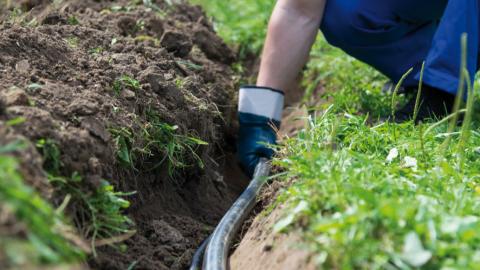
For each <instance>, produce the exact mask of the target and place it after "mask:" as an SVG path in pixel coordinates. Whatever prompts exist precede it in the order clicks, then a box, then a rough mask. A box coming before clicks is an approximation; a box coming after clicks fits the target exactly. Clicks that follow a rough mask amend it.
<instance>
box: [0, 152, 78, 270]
mask: <svg viewBox="0 0 480 270" xmlns="http://www.w3.org/2000/svg"><path fill="white" fill-rule="evenodd" d="M23 145H24V144H23V143H22V142H15V143H11V144H8V145H4V146H1V147H0V205H1V207H0V212H1V213H2V216H4V215H5V214H6V213H11V214H13V215H14V216H15V217H16V219H17V221H18V222H21V224H22V226H24V227H25V232H26V235H24V237H18V236H9V235H3V234H2V235H0V251H2V252H4V253H5V254H4V255H5V257H6V262H7V264H8V265H9V266H11V267H19V266H27V265H28V266H31V267H33V266H34V265H39V264H60V263H72V262H76V261H79V260H81V259H83V258H84V257H85V255H84V251H83V250H82V249H80V248H78V247H76V246H75V245H73V244H72V243H71V242H70V241H69V239H71V236H72V233H71V232H69V229H68V223H67V222H66V219H65V217H64V216H63V214H61V213H59V212H57V211H56V210H55V209H54V208H53V207H52V206H51V205H50V203H49V202H47V201H45V200H44V199H43V198H42V197H41V196H40V195H39V194H38V193H37V192H36V191H35V190H34V189H33V188H32V187H30V186H29V185H27V184H26V183H24V182H23V179H22V176H21V175H20V173H19V171H18V170H19V164H18V162H17V160H16V159H15V158H13V157H11V156H8V155H7V154H8V153H9V152H11V151H15V150H20V149H22V148H23V147H24V146H23ZM17 229H18V228H17ZM2 232H3V233H4V232H5V231H4V230H2ZM4 262H5V261H4Z"/></svg>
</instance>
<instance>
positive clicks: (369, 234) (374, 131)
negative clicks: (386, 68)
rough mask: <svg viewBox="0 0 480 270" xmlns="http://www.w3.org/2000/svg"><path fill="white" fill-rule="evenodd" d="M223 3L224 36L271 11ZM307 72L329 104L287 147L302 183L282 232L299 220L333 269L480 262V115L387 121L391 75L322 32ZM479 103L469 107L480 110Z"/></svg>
mask: <svg viewBox="0 0 480 270" xmlns="http://www.w3.org/2000/svg"><path fill="white" fill-rule="evenodd" d="M200 2H201V1H200ZM253 2H254V1H242V2H241V3H242V4H239V5H244V6H247V7H249V8H250V7H252V6H254V4H253ZM220 3H221V1H208V4H207V6H208V7H209V8H208V10H209V11H210V12H212V13H211V14H213V15H214V16H217V15H218V14H220V15H218V18H221V19H220V20H219V26H218V28H219V29H220V30H221V33H222V34H224V35H228V34H230V32H229V31H236V28H235V27H234V26H235V25H236V24H238V22H239V21H242V19H245V20H247V21H249V20H251V18H252V16H251V14H258V17H257V18H266V16H267V13H268V12H269V11H267V10H260V9H258V10H257V11H251V12H250V13H248V14H246V15H245V14H243V13H242V14H240V15H238V16H235V15H229V16H228V19H225V18H224V17H223V16H224V15H223V11H224V9H225V8H226V7H224V6H223V4H220ZM255 3H256V2H255ZM212 6H213V7H212ZM230 8H233V7H227V11H226V12H231V11H230V10H229V9H230ZM235 8H238V7H235ZM229 14H230V13H229ZM243 16H245V17H243ZM232 22H233V23H232ZM258 25H260V23H259V24H258ZM258 25H257V26H256V27H258ZM262 27H265V25H264V24H263V25H262ZM224 29H229V30H228V31H227V30H224ZM252 31H255V29H252ZM259 33H261V34H260V35H252V36H251V37H249V38H260V37H262V35H263V32H259ZM249 38H246V39H243V40H240V42H247V43H248V42H249V41H248V40H249ZM233 40H234V41H238V40H236V39H233ZM304 75H305V76H304V86H305V87H306V88H307V90H309V91H307V96H306V97H305V99H306V100H307V101H308V99H309V98H311V96H310V95H309V94H308V93H311V92H312V90H313V89H315V88H316V87H317V86H318V84H320V83H321V84H323V85H324V87H325V88H326V89H327V92H326V94H325V95H324V97H325V98H330V99H329V100H330V102H328V103H327V104H325V105H324V107H322V108H314V109H315V110H314V111H315V112H314V113H312V115H311V117H310V118H308V119H305V121H306V122H307V128H306V129H305V130H302V131H301V132H300V133H299V135H298V136H297V137H295V138H291V139H288V140H287V141H286V142H285V144H284V145H283V146H281V147H279V152H280V155H279V158H277V159H276V160H275V163H276V164H277V165H278V166H280V167H282V168H283V169H284V170H285V173H284V174H283V175H282V176H281V178H283V179H292V178H293V179H296V181H295V182H294V184H293V185H292V186H291V187H289V188H288V189H287V190H286V191H284V192H283V193H282V195H281V196H280V198H279V200H278V201H277V203H282V204H286V205H287V206H288V207H287V208H288V210H287V211H286V212H285V216H284V218H283V219H281V220H280V221H279V222H278V223H277V224H276V225H275V227H274V230H275V231H277V232H286V231H289V230H290V229H291V228H300V229H301V230H302V231H303V232H304V240H305V243H307V244H308V246H309V247H310V248H311V250H312V251H313V254H314V260H315V261H316V263H317V264H318V265H319V267H321V268H325V269H480V267H479V265H480V264H479V263H480V254H479V253H478V249H479V248H480V233H479V230H478V229H479V227H480V216H479V211H478V210H479V206H480V178H479V177H478V171H479V169H480V163H479V162H478V155H479V153H480V152H479V151H480V148H479V146H480V133H478V131H477V130H478V129H477V126H478V125H477V123H475V122H474V123H473V124H471V123H470V121H469V120H468V117H467V120H466V121H464V124H463V126H462V127H455V126H452V125H449V122H448V121H443V122H435V121H432V122H429V123H424V124H421V125H417V126H415V125H413V123H411V122H409V123H405V124H390V123H379V122H378V121H376V119H378V116H380V115H388V114H389V113H390V112H391V110H392V106H394V105H395V104H397V103H398V102H399V101H400V99H401V98H398V97H394V98H392V96H391V95H390V94H385V93H382V91H381V88H382V86H383V84H384V83H385V82H386V80H385V78H384V77H383V76H382V75H380V74H378V73H377V72H375V71H373V70H372V69H371V68H369V67H367V66H366V65H364V64H362V63H360V62H358V61H356V60H354V59H352V58H350V57H348V56H346V55H345V54H343V53H342V52H341V51H339V50H338V49H334V48H332V47H330V46H328V45H327V44H326V43H325V41H324V40H323V39H322V38H319V40H318V41H317V43H316V44H315V46H314V50H313V52H312V55H311V61H310V63H309V64H308V67H307V69H306V71H305V74H304ZM472 91H473V90H472ZM470 96H472V97H473V96H474V95H470ZM470 101H471V103H470V104H469V108H468V113H467V115H468V114H470V115H471V114H473V112H474V107H475V103H474V100H473V99H471V100H470ZM372 116H373V117H372Z"/></svg>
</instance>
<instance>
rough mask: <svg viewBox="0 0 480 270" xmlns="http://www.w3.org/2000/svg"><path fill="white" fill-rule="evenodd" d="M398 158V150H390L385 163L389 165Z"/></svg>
mask: <svg viewBox="0 0 480 270" xmlns="http://www.w3.org/2000/svg"><path fill="white" fill-rule="evenodd" d="M397 157H398V149H397V148H392V149H391V150H390V152H389V153H388V156H387V162H388V163H390V162H392V161H393V160H394V159H396V158H397Z"/></svg>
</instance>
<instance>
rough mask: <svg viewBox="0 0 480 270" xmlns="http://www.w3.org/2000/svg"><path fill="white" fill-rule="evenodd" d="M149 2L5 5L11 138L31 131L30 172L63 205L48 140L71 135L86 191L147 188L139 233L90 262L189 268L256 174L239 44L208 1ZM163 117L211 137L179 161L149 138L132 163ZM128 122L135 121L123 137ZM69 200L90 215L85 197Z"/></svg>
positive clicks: (2, 64) (25, 162) (142, 192)
mask: <svg viewBox="0 0 480 270" xmlns="http://www.w3.org/2000/svg"><path fill="white" fill-rule="evenodd" d="M137 2H138V3H135V1H127V0H120V1H98V0H97V1H95V0H85V1H83V0H69V1H61V2H60V3H58V1H56V2H51V1H45V0H43V1H42V0H35V1H34V0H28V1H16V2H15V3H14V5H17V7H18V8H20V9H21V10H23V12H22V13H19V14H17V13H12V8H10V7H6V6H2V7H1V8H0V11H1V12H2V13H1V14H0V20H1V24H0V100H1V102H0V145H6V144H7V143H11V142H14V141H16V140H18V139H22V140H25V141H27V142H28V147H27V148H25V149H23V150H17V151H15V152H14V153H13V155H14V156H15V157H17V158H18V159H19V160H20V162H21V167H20V171H21V173H22V175H23V177H24V180H25V182H26V183H28V184H29V185H31V186H32V187H34V188H35V189H36V190H37V191H39V192H40V193H41V194H42V195H43V196H44V197H45V198H49V200H50V201H52V202H53V204H54V205H57V206H58V205H60V204H61V203H62V201H63V199H64V195H65V194H59V193H58V191H57V190H56V189H55V187H54V186H52V185H51V183H50V182H49V181H48V179H47V174H46V172H45V166H46V164H45V163H46V162H47V161H48V160H47V158H46V157H45V155H44V153H42V151H41V149H39V147H38V142H39V141H40V140H43V141H49V142H52V143H54V144H55V145H56V147H58V149H59V157H58V158H59V162H58V164H57V165H58V166H57V168H56V170H57V171H58V173H59V174H60V175H62V176H70V175H72V174H73V173H77V174H79V175H81V176H82V179H83V182H82V191H84V192H86V193H88V192H90V191H91V190H94V189H95V188H97V187H98V186H99V185H100V182H101V181H102V180H103V179H105V180H107V181H109V182H110V183H112V184H113V185H114V186H115V187H116V189H118V190H122V191H136V194H135V195H132V196H130V197H129V198H128V199H129V200H130V201H131V202H132V205H131V207H130V208H129V209H128V210H127V213H128V215H129V216H131V217H132V219H133V220H134V222H135V227H134V229H136V231H137V233H136V234H135V235H134V236H133V237H131V238H129V239H127V240H126V241H125V242H123V243H122V244H121V245H114V246H103V247H98V248H97V252H98V256H97V257H95V258H91V259H90V260H89V262H88V264H89V266H90V267H91V268H93V269H127V268H128V267H129V266H134V268H133V269H185V268H187V266H188V264H189V262H190V260H191V257H192V255H193V252H194V250H195V248H196V247H197V246H198V244H199V243H200V242H201V241H202V240H203V239H204V238H205V237H206V236H207V235H208V234H209V233H210V232H211V231H212V229H213V227H214V226H215V225H216V223H217V222H218V220H219V219H220V218H221V216H222V215H223V213H224V212H225V211H226V210H227V209H228V207H229V206H230V205H231V203H232V202H233V200H234V199H235V198H236V197H237V195H238V194H239V193H240V191H241V190H242V189H243V187H244V186H245V184H246V183H247V180H246V179H245V177H244V176H243V174H242V173H241V172H240V170H239V169H238V168H237V167H236V165H235V161H234V157H233V152H234V150H235V149H234V147H233V145H234V134H235V121H233V119H234V116H235V113H236V108H235V103H236V101H235V100H236V91H235V90H236V87H237V86H236V85H235V74H234V72H233V71H232V70H231V69H230V64H231V63H233V62H234V61H235V54H234V53H233V52H232V51H231V50H230V49H229V48H228V47H227V46H226V45H225V44H224V43H223V41H222V40H221V39H220V38H219V37H217V36H216V34H215V33H214V31H213V27H212V25H211V24H210V23H209V21H208V20H207V19H206V16H205V14H204V13H203V11H202V10H201V9H200V8H199V7H194V6H190V5H188V4H186V3H177V4H173V5H172V4H169V3H170V1H168V2H163V1H151V2H152V5H150V6H145V5H143V4H142V3H141V1H137ZM12 14H13V15H12ZM131 79H133V80H131ZM135 82H138V85H136V84H135ZM19 119H21V120H19ZM152 119H153V120H152ZM16 120H19V121H18V123H16V124H11V123H12V121H13V122H15V121H16ZM152 121H159V122H161V123H167V124H169V125H170V127H173V128H174V132H175V134H178V136H183V137H179V138H186V137H196V138H198V139H200V140H202V141H205V142H206V143H208V145H203V144H201V145H196V146H195V147H192V148H193V149H192V150H191V151H189V150H187V151H183V152H181V153H180V154H179V156H176V158H178V159H181V166H180V165H179V167H178V168H177V167H175V168H174V172H173V173H172V164H171V163H169V162H163V161H164V160H165V157H167V156H166V155H167V154H166V153H165V151H166V150H163V151H162V149H153V150H152V151H151V152H149V153H144V152H141V151H139V153H138V154H137V155H136V156H135V160H130V161H131V164H129V165H130V166H125V164H122V162H120V161H121V157H123V158H124V159H125V156H120V157H119V151H120V152H121V150H122V147H127V146H128V149H129V150H131V151H132V152H133V150H132V149H137V150H138V149H145V148H146V147H147V146H148V145H149V142H148V141H145V140H143V139H142V138H144V136H141V135H142V134H144V133H145V132H146V131H148V130H149V128H150V127H151V125H152ZM122 132H123V133H122ZM125 132H126V133H125ZM119 134H128V135H122V136H124V137H123V143H119V142H121V136H120V135H119ZM125 145H126V146H125ZM195 156H196V157H197V158H195ZM132 158H133V156H132ZM167 158H168V157H167ZM119 159H120V161H119ZM159 160H160V161H162V162H159ZM123 161H125V160H123ZM179 162H180V161H179ZM123 163H124V162H123ZM159 164H160V165H159ZM47 165H48V164H47ZM66 211H67V213H68V214H69V215H70V216H71V217H72V219H73V223H74V224H75V225H77V227H78V228H81V227H82V225H83V224H82V222H83V221H82V220H81V218H79V217H80V216H81V215H82V211H83V210H82V209H79V207H76V206H75V205H69V206H68V207H67V210H66ZM9 222H10V223H13V224H15V221H11V220H10V221H9ZM0 228H4V227H2V226H0ZM79 233H80V234H81V233H82V232H79ZM0 234H7V235H8V234H14V235H15V236H17V237H25V232H21V231H20V232H19V231H15V232H9V231H6V232H5V231H0ZM86 238H88V235H86ZM87 240H88V239H87ZM0 253H1V251H0ZM0 258H2V256H0ZM0 266H1V262H0Z"/></svg>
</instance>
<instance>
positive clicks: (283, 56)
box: [237, 0, 326, 176]
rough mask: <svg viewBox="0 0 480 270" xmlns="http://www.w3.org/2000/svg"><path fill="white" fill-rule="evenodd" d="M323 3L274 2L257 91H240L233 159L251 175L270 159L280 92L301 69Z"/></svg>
mask: <svg viewBox="0 0 480 270" xmlns="http://www.w3.org/2000/svg"><path fill="white" fill-rule="evenodd" d="M325 2H326V0H278V2H277V4H276V6H275V9H274V11H273V14H272V17H271V19H270V23H269V26H268V33H267V40H266V43H265V46H264V50H263V55H262V62H261V65H260V74H259V76H258V79H257V85H256V86H244V87H242V88H240V94H239V100H238V103H239V104H238V120H239V123H240V130H239V133H238V148H237V150H238V151H237V154H238V159H239V161H240V164H241V165H242V167H243V169H244V170H245V171H246V172H247V174H248V175H250V176H252V175H253V172H254V170H255V167H256V165H257V164H258V162H259V160H260V158H262V157H266V158H271V157H272V155H273V152H274V151H273V150H272V149H271V148H270V147H269V146H268V145H267V144H275V143H276V133H275V129H278V128H279V127H280V122H281V118H282V110H283V103H284V94H283V91H286V89H287V87H288V86H289V85H291V83H292V82H293V80H294V79H295V77H296V76H297V75H298V73H299V72H300V69H301V68H302V66H303V65H304V64H305V61H306V59H307V57H308V53H309V51H310V48H311V47H312V44H313V42H314V40H315V36H316V34H317V32H318V29H319V27H320V22H321V19H322V16H323V10H324V7H325Z"/></svg>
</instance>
